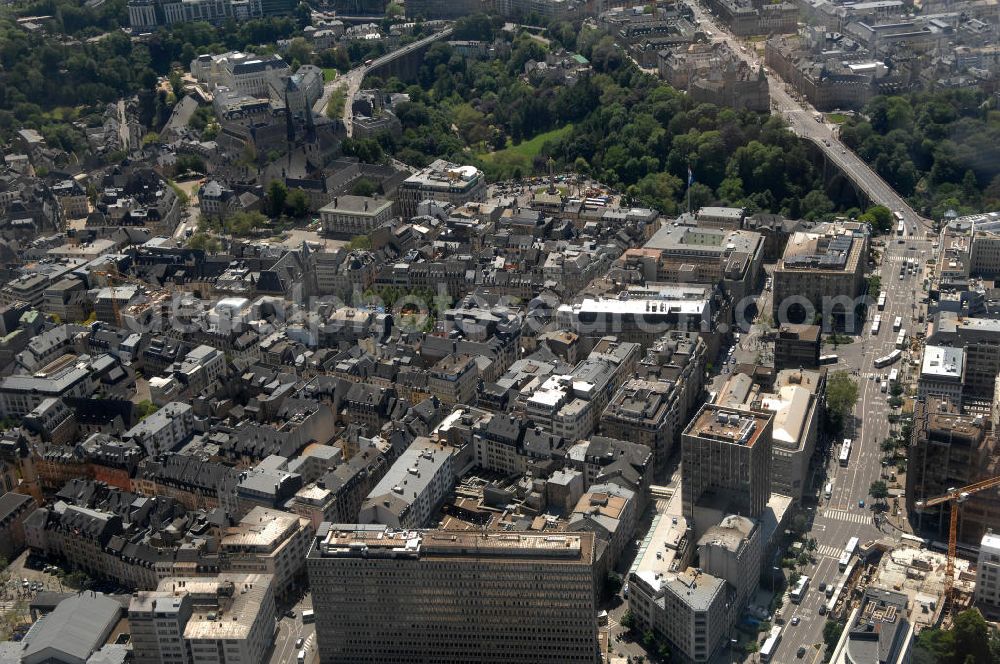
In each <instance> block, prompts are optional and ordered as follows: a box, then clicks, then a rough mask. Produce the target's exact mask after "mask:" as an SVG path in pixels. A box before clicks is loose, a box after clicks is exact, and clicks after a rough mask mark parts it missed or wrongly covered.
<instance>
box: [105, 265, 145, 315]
mask: <svg viewBox="0 0 1000 664" xmlns="http://www.w3.org/2000/svg"><path fill="white" fill-rule="evenodd" d="M93 273H94V274H95V275H98V276H101V277H104V278H105V279H106V280H107V282H108V284H109V286H110V287H111V309H112V311H113V312H114V315H115V325H116V326H118V327H121V324H122V314H121V311H120V308H119V306H118V297H117V293H116V288H115V282H118V283H119V284H133V285H136V286H143V285H145V284H143V283H142V282H141V281H139V280H138V279H133V278H132V277H127V276H125V275H123V274H121V273H120V272H118V270H117V269H115V268H114V267H113V266H112V269H111V270H93Z"/></svg>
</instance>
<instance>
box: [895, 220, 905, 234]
mask: <svg viewBox="0 0 1000 664" xmlns="http://www.w3.org/2000/svg"><path fill="white" fill-rule="evenodd" d="M905 233H906V224H904V223H903V222H899V223H898V224H896V235H898V236H900V237H902V236H903V235H904V234H905Z"/></svg>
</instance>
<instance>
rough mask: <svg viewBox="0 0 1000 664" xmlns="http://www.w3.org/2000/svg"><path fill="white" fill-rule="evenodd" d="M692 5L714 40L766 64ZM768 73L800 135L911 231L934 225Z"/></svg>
mask: <svg viewBox="0 0 1000 664" xmlns="http://www.w3.org/2000/svg"><path fill="white" fill-rule="evenodd" d="M691 6H692V8H693V10H694V15H695V19H696V20H697V21H699V22H700V24H701V25H702V26H707V27H708V28H710V32H711V33H712V37H711V40H712V41H713V42H723V43H725V44H726V45H728V46H729V48H730V49H731V50H732V51H733V53H736V54H737V55H738V56H739V57H740V58H742V59H743V60H744V61H746V62H747V63H749V64H750V65H752V66H754V67H757V66H760V65H763V64H764V63H763V60H762V59H761V58H760V57H759V56H758V54H757V53H756V52H755V51H754V50H753V49H748V48H747V47H746V46H745V45H744V44H743V42H741V41H740V39H739V38H738V37H735V36H734V35H732V34H731V33H730V32H728V31H727V30H726V29H725V28H724V26H722V25H721V24H719V23H718V22H717V21H716V20H715V17H714V16H713V15H711V14H710V13H709V12H708V11H706V10H705V8H704V7H701V6H700V5H698V4H696V3H692V4H691ZM766 75H767V80H768V88H769V91H770V94H771V108H772V111H773V112H775V113H779V114H781V116H782V117H784V118H785V121H786V122H788V125H789V127H790V128H791V130H792V131H793V132H795V134H796V135H797V136H801V137H802V138H805V139H808V140H810V141H812V142H813V143H814V144H815V145H816V146H817V147H818V148H819V149H820V150H822V151H823V152H824V153H825V154H826V156H827V158H828V159H829V160H830V161H831V162H833V163H834V164H835V165H836V166H837V167H838V168H840V169H841V171H843V172H844V174H845V175H847V176H848V177H849V178H850V179H851V180H852V181H853V182H854V183H855V185H857V186H859V187H860V188H861V189H863V190H864V191H865V193H866V194H867V195H868V197H869V198H870V199H871V201H872V203H873V204H878V205H884V206H886V207H888V208H889V209H890V210H893V211H899V212H901V214H902V215H903V219H904V221H905V222H906V228H907V232H911V230H912V229H913V228H918V229H920V228H922V229H923V230H929V229H930V228H931V222H930V220H928V219H924V218H923V217H921V216H920V215H919V214H917V212H915V211H914V210H913V209H912V208H911V207H910V205H909V204H908V203H907V202H906V201H905V200H903V198H902V197H901V196H900V195H899V194H897V193H896V191H895V190H894V189H893V188H892V187H890V186H889V184H888V183H887V182H885V180H883V179H882V178H881V177H880V176H879V175H878V174H877V173H876V172H875V171H874V170H872V168H871V167H870V166H869V165H868V164H867V163H866V162H865V161H864V160H862V159H861V158H860V157H858V156H857V155H856V154H854V152H852V151H851V150H848V149H847V148H846V146H844V145H843V144H842V143H841V142H840V138H839V136H838V134H837V132H836V131H835V128H836V125H833V124H830V123H827V122H817V121H816V109H814V108H813V107H812V106H810V105H809V104H808V102H805V101H803V102H799V101H797V100H796V99H794V98H793V97H792V96H791V95H790V94H789V93H788V90H787V89H786V84H785V81H784V80H782V79H781V78H780V77H779V76H777V75H776V74H775V73H774V72H773V71H771V70H769V69H768V70H767V71H766Z"/></svg>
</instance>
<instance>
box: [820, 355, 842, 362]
mask: <svg viewBox="0 0 1000 664" xmlns="http://www.w3.org/2000/svg"><path fill="white" fill-rule="evenodd" d="M839 361H840V358H839V357H837V356H836V355H820V356H819V363H820V364H836V363H837V362H839Z"/></svg>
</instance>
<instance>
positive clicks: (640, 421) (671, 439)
mask: <svg viewBox="0 0 1000 664" xmlns="http://www.w3.org/2000/svg"><path fill="white" fill-rule="evenodd" d="M682 389H683V386H682V385H681V384H679V383H677V382H675V381H668V380H643V379H641V378H632V379H629V380H628V381H626V382H625V384H624V385H622V387H621V389H620V390H618V392H617V393H616V394H615V396H614V397H612V399H611V403H609V404H608V406H607V408H605V409H604V414H603V415H602V416H601V431H602V432H603V433H604V434H605V435H608V436H611V437H612V438H619V439H621V440H627V441H629V442H633V443H641V444H643V445H645V446H646V447H648V448H649V449H650V450H651V451H652V452H653V463H654V465H655V466H656V467H657V468H664V467H665V465H666V462H667V459H669V458H670V456H671V455H672V454H673V452H674V450H675V449H676V445H677V437H678V433H679V432H680V428H681V424H682V423H683V422H684V420H685V419H686V418H687V415H688V413H687V408H686V404H685V402H684V400H683V398H682V394H681V392H682Z"/></svg>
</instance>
